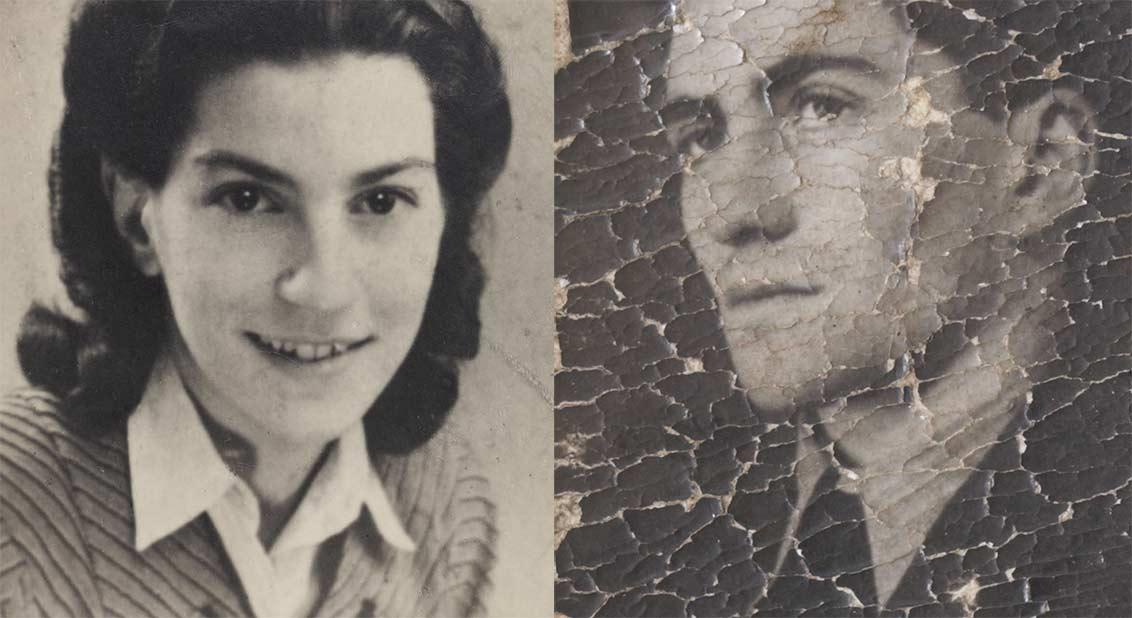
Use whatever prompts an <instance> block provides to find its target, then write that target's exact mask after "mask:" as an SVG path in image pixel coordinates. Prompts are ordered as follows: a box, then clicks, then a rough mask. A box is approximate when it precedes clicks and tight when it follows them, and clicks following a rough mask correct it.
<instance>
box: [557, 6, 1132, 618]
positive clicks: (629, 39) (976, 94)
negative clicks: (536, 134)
mask: <svg viewBox="0 0 1132 618" xmlns="http://www.w3.org/2000/svg"><path fill="white" fill-rule="evenodd" d="M566 5H567V6H566V9H567V10H566V13H565V15H564V17H563V22H564V23H563V24H562V25H561V26H560V28H559V34H560V35H566V34H567V33H568V35H569V36H568V37H566V36H563V38H564V41H563V43H564V45H563V48H562V49H561V50H560V56H559V59H558V66H559V68H558V71H557V75H556V93H555V97H556V115H555V121H556V126H555V131H556V140H557V142H556V160H555V176H556V194H555V241H556V247H555V249H556V257H555V276H556V279H557V281H556V283H557V290H558V293H557V297H556V321H557V332H558V335H557V340H558V343H559V347H560V356H559V359H558V360H559V364H558V366H557V367H556V376H555V384H556V392H555V398H556V421H555V422H556V428H555V429H556V455H555V457H556V471H555V480H556V485H555V491H556V507H555V509H556V510H555V517H556V536H555V545H556V566H557V588H556V609H557V611H559V612H561V613H563V614H566V615H569V616H592V615H599V616H724V615H726V616H747V615H767V616H879V615H884V616H1035V615H1051V616H1128V615H1132V538H1130V536H1129V530H1130V528H1132V416H1130V412H1129V388H1130V385H1132V381H1130V375H1132V373H1130V368H1132V349H1130V332H1129V331H1130V321H1129V309H1130V307H1132V303H1130V300H1132V262H1130V259H1129V255H1130V253H1132V251H1130V242H1132V191H1130V180H1132V172H1130V169H1129V168H1130V156H1129V153H1130V152H1132V150H1130V148H1132V116H1130V108H1129V101H1130V94H1132V93H1130V90H1132V88H1130V86H1132V81H1130V72H1129V61H1130V59H1132V45H1129V39H1128V36H1129V32H1130V30H1129V29H1130V24H1132V3H1129V2H1126V1H1123V0H1118V1H1112V2H1109V1H1100V0H1096V1H1094V0H1066V1H1060V0H1056V1H1055V0H1037V1H1030V0H1026V1H1023V0H916V1H911V0H711V1H707V0H687V1H675V0H674V1H671V2H668V1H658V2H627V3H617V2H587V1H577V2H574V1H571V2H568V3H566Z"/></svg>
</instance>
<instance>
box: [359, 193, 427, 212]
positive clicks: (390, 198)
mask: <svg viewBox="0 0 1132 618" xmlns="http://www.w3.org/2000/svg"><path fill="white" fill-rule="evenodd" d="M399 202H404V203H406V204H408V205H410V206H416V205H417V201H416V196H415V195H413V193H412V192H411V191H408V190H405V189H394V188H390V187H383V188H380V189H374V190H372V191H367V192H366V193H363V194H361V195H359V196H358V197H356V198H354V203H353V204H352V207H351V209H350V210H351V211H352V212H355V213H358V214H368V215H387V214H389V213H391V212H393V209H394V207H396V206H397V204H398V203H399Z"/></svg>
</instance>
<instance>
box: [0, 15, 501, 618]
mask: <svg viewBox="0 0 1132 618" xmlns="http://www.w3.org/2000/svg"><path fill="white" fill-rule="evenodd" d="M63 73H64V75H63V78H64V79H63V81H64V93H65V97H66V109H65V112H64V117H63V120H62V124H61V126H60V129H59V132H58V136H57V141H56V145H55V149H54V153H53V165H52V168H51V170H50V186H51V215H52V228H53V236H54V241H55V246H56V249H57V250H58V253H59V256H60V258H61V263H62V278H63V281H64V283H65V285H66V288H67V291H68V295H69V297H70V299H71V301H72V302H73V303H74V305H75V307H76V308H77V309H79V310H80V313H81V315H80V316H77V317H74V318H72V317H68V316H67V315H66V313H65V312H63V311H60V310H54V309H47V308H43V307H33V308H32V309H31V310H30V311H29V312H28V314H27V316H26V318H25V321H24V324H23V327H22V332H21V337H20V342H19V356H20V361H21V365H22V366H23V369H24V372H25V374H26V376H27V378H28V380H29V382H30V383H31V384H32V385H33V388H32V389H28V390H25V391H22V392H19V393H16V394H15V395H14V396H12V397H10V398H9V399H8V400H7V402H6V404H5V405H4V406H3V408H2V410H0V425H2V427H3V430H2V432H3V433H2V434H0V437H2V440H0V466H2V467H0V482H2V487H0V489H2V490H3V491H2V492H0V496H2V498H0V507H2V508H0V517H2V522H0V523H2V525H0V543H2V545H0V547H2V548H3V564H4V568H3V572H2V574H0V607H3V611H4V613H5V614H6V615H14V616H15V615H18V616H25V615H51V616H64V615H83V616H87V615H93V616H105V615H130V616H135V615H210V616H221V615H247V614H254V615H259V616H284V615H292V616H293V615H311V614H318V615H324V614H325V615H340V614H343V615H350V616H355V615H377V614H380V615H432V614H441V615H464V614H474V613H479V612H480V611H482V605H481V597H482V593H483V589H484V586H485V585H486V583H487V580H488V572H489V570H490V567H491V563H492V544H493V541H494V529H493V524H492V506H491V502H490V500H489V498H488V497H487V494H486V483H485V482H484V480H483V478H482V477H480V476H478V473H477V468H476V466H475V463H474V457H473V456H472V455H473V454H472V453H471V451H470V450H469V448H468V447H467V446H465V445H463V444H462V443H460V442H459V440H457V439H455V438H453V437H451V436H448V435H445V434H443V432H442V434H441V435H439V436H437V437H436V439H433V440H431V441H430V438H431V437H433V435H434V434H436V433H437V432H438V430H439V429H440V428H441V426H442V425H443V424H444V420H445V417H446V415H447V413H448V411H449V409H450V408H451V407H452V405H453V404H454V402H455V400H456V396H457V373H458V367H457V362H458V361H459V360H461V359H467V358H471V357H473V356H475V354H476V352H477V347H478V342H479V319H478V303H479V296H480V292H481V290H482V284H483V273H482V269H481V267H480V263H479V260H478V259H477V257H476V255H475V253H474V252H473V250H472V249H471V246H470V235H471V224H472V220H473V218H474V215H475V212H476V210H477V208H478V205H479V203H480V200H481V199H482V197H483V195H484V194H485V192H486V191H487V190H488V188H489V187H490V186H491V185H492V183H493V182H494V180H495V179H496V177H497V175H498V173H499V171H500V169H501V167H502V165H503V162H504V160H505V158H506V153H507V150H508V146H509V143H510V129H511V124H510V114H509V107H508V102H507V98H506V95H505V93H504V90H503V83H502V82H503V79H502V73H501V70H500V65H499V61H498V57H497V54H496V52H495V50H494V49H493V47H492V46H491V44H490V42H489V41H488V40H487V38H486V36H485V35H484V33H483V32H482V30H481V29H480V27H479V25H478V24H477V22H476V20H475V17H474V16H473V15H472V13H471V12H470V10H469V9H468V8H467V7H466V6H464V5H463V4H462V3H460V2H457V1H455V0H430V1H428V2H380V3H379V2H365V3H338V2H326V3H323V2H293V3H292V2H286V3H276V2H264V3H252V2H218V3H211V2H209V3H202V2H180V1H176V0H173V1H169V2H162V3H156V2H129V3H117V2H115V3H107V2H92V3H88V4H82V5H80V6H79V7H78V8H77V9H76V12H75V14H74V17H73V22H72V24H71V31H70V38H69V43H68V46H67V51H66V59H65V63H64V71H63Z"/></svg>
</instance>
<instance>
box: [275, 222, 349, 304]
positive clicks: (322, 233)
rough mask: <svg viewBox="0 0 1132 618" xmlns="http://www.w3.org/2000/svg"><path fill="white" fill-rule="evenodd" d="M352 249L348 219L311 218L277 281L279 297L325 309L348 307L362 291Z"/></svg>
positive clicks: (292, 302) (289, 301) (293, 302)
mask: <svg viewBox="0 0 1132 618" xmlns="http://www.w3.org/2000/svg"><path fill="white" fill-rule="evenodd" d="M351 253H352V239H351V237H350V230H349V229H348V228H347V226H346V225H345V223H344V222H336V221H311V222H308V223H307V224H306V225H305V226H304V230H303V242H302V243H301V246H296V247H295V248H294V253H293V256H294V259H293V260H292V261H290V262H289V265H288V266H287V267H286V268H285V269H284V270H283V272H281V273H280V274H279V278H278V280H277V281H276V291H277V293H278V295H279V297H280V298H282V299H283V300H285V301H287V302H288V303H291V304H294V305H299V306H302V307H308V308H312V309H318V310H322V311H333V310H337V309H344V308H346V307H348V306H349V305H350V304H351V303H353V302H354V300H355V299H356V298H357V294H358V286H357V280H356V278H355V276H354V273H355V264H354V263H353V260H352V259H351V258H350V255H351Z"/></svg>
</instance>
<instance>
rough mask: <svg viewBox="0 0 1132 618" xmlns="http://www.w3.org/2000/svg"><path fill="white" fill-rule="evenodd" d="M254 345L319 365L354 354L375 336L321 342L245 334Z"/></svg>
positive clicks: (264, 350)
mask: <svg viewBox="0 0 1132 618" xmlns="http://www.w3.org/2000/svg"><path fill="white" fill-rule="evenodd" d="M244 336H245V337H247V338H248V341H250V342H252V345H254V346H255V347H257V348H259V349H260V350H261V351H263V352H266V353H268V354H273V355H276V356H279V357H281V358H284V359H287V360H290V361H294V362H297V363H318V362H322V361H326V360H330V359H332V358H335V357H338V356H341V355H343V354H346V353H348V352H352V351H354V350H356V349H358V348H360V347H362V346H364V345H367V344H369V343H371V342H372V341H373V340H374V338H373V336H372V335H371V336H369V337H364V338H361V339H327V340H321V341H311V340H302V341H300V340H291V339H275V338H272V337H267V336H265V335H260V334H259V333H253V332H245V333H244Z"/></svg>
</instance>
